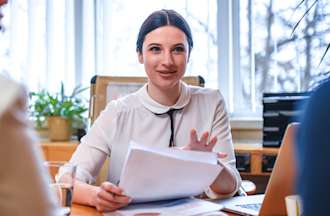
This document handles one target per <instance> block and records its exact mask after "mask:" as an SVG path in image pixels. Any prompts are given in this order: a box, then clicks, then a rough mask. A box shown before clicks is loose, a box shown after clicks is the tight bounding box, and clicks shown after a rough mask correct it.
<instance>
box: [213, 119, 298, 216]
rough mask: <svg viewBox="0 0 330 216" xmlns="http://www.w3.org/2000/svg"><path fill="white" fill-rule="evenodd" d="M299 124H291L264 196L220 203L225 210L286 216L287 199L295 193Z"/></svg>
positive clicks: (233, 199) (246, 213) (246, 197)
mask: <svg viewBox="0 0 330 216" xmlns="http://www.w3.org/2000/svg"><path fill="white" fill-rule="evenodd" d="M297 127H298V124H289V125H288V127H287V129H286V132H285V134H284V137H283V142H282V145H281V148H280V151H279V153H278V155H277V159H276V162H275V166H274V169H273V172H272V174H271V176H270V179H269V183H268V185H267V188H266V193H265V194H264V195H252V196H245V197H233V198H230V199H228V200H223V201H218V202H217V203H219V204H221V205H223V206H224V210H227V211H230V212H234V213H238V214H241V215H286V207H285V197H286V196H288V195H291V194H294V193H295V186H294V185H295V183H294V182H295V177H296V168H295V167H296V162H295V160H294V146H293V145H294V136H295V135H294V133H295V131H296V129H297Z"/></svg>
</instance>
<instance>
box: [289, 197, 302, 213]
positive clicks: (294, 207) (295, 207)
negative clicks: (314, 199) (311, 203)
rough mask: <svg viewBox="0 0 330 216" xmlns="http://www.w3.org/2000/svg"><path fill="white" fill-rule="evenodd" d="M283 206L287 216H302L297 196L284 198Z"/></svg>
mask: <svg viewBox="0 0 330 216" xmlns="http://www.w3.org/2000/svg"><path fill="white" fill-rule="evenodd" d="M285 205H286V212H287V214H288V216H300V215H302V209H303V208H302V201H301V198H300V196H299V195H289V196H286V197H285Z"/></svg>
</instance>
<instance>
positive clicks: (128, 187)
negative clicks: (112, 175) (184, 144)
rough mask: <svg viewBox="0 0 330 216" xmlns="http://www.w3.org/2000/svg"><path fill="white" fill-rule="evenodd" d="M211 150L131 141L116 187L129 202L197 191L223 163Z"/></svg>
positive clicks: (210, 181) (206, 185)
mask: <svg viewBox="0 0 330 216" xmlns="http://www.w3.org/2000/svg"><path fill="white" fill-rule="evenodd" d="M217 161H218V160H217V155H216V153H214V152H199V151H183V150H179V149H175V148H159V147H158V148H155V147H152V148H151V147H146V146H141V145H138V144H136V143H134V142H131V144H130V149H129V151H128V154H127V158H126V161H125V164H124V166H123V171H122V173H121V177H120V183H119V187H121V188H122V189H124V191H125V193H126V194H127V195H128V196H130V197H132V198H133V202H135V203H136V202H148V201H157V200H166V199H176V198H182V197H190V196H196V195H199V194H201V193H202V192H203V191H205V190H206V189H207V188H208V186H209V185H211V184H212V182H213V181H214V180H215V178H216V177H217V176H218V174H219V173H220V171H221V170H222V169H223V166H222V165H221V164H220V165H219V164H218V163H217Z"/></svg>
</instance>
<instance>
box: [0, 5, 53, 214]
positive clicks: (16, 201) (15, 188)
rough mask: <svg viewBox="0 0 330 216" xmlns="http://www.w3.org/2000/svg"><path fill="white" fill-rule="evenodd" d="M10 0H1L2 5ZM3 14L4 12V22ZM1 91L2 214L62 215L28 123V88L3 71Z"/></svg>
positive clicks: (0, 190)
mask: <svg viewBox="0 0 330 216" xmlns="http://www.w3.org/2000/svg"><path fill="white" fill-rule="evenodd" d="M6 3H7V0H0V7H2V6H3V5H5V4H6ZM0 12H1V10H0ZM2 17H3V15H2V14H1V13H0V26H2V25H1V18H2ZM0 37H1V35H0ZM0 92H1V97H0V146H1V147H0V215H2V216H7V215H10V216H12V215H14V216H15V215H24V216H30V215H31V216H32V215H33V216H39V215H40V216H45V215H58V214H57V212H58V208H57V203H56V199H55V197H54V196H53V194H52V193H51V192H50V188H49V186H48V183H49V176H47V172H46V169H43V167H42V166H43V161H42V157H41V152H40V149H39V146H38V145H37V143H36V139H35V135H34V133H33V130H32V128H31V127H30V126H29V123H28V118H27V112H26V111H27V110H26V98H27V95H26V92H25V90H24V88H23V87H21V86H20V85H19V84H18V83H16V82H14V81H13V80H10V79H9V78H6V77H5V76H3V75H2V74H0Z"/></svg>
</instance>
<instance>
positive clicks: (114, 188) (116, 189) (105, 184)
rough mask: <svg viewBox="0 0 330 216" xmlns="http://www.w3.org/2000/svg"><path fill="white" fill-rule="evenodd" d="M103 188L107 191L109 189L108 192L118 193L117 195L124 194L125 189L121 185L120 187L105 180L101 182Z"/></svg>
mask: <svg viewBox="0 0 330 216" xmlns="http://www.w3.org/2000/svg"><path fill="white" fill-rule="evenodd" d="M101 188H102V189H103V190H105V191H108V192H110V193H113V194H116V195H124V193H123V190H122V189H121V188H120V187H118V186H116V185H114V184H112V183H110V182H103V183H102V184H101Z"/></svg>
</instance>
